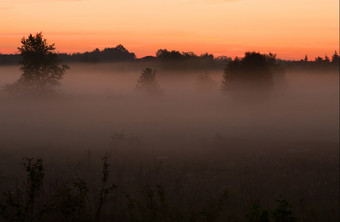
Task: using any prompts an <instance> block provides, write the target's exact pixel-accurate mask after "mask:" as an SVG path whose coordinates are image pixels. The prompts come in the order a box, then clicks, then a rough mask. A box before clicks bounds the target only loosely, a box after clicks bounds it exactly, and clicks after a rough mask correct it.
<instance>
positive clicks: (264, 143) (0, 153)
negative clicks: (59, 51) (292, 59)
mask: <svg viewBox="0 0 340 222" xmlns="http://www.w3.org/2000/svg"><path fill="white" fill-rule="evenodd" d="M69 66H70V68H71V69H70V70H68V72H67V74H66V75H65V77H64V78H63V80H62V81H61V83H62V85H61V86H60V87H59V88H58V90H59V91H60V94H59V95H58V96H51V97H43V96H42V97H40V96H39V97H29V96H27V97H25V96H20V97H19V96H11V95H7V94H5V93H2V94H0V159H1V161H2V164H3V167H1V171H0V174H1V175H8V174H10V175H12V177H14V175H16V174H17V173H16V172H18V171H19V170H20V166H15V167H13V168H12V169H14V171H13V172H12V173H10V172H6V168H7V165H6V164H9V162H10V160H11V159H12V160H13V159H14V160H16V161H17V162H20V158H21V157H23V156H34V157H35V156H39V157H42V158H43V159H44V160H46V162H49V161H50V163H51V165H52V166H53V167H61V168H63V166H64V168H63V169H64V170H65V171H66V172H67V171H68V170H70V169H69V168H66V166H69V165H70V166H74V165H72V164H69V165H67V164H66V163H67V162H68V161H71V162H72V161H75V162H77V161H78V162H77V163H80V162H81V161H85V162H86V161H90V160H89V159H91V158H93V157H91V156H92V155H95V156H96V158H97V157H100V156H103V155H104V154H105V153H106V154H108V155H109V156H110V158H111V160H112V161H113V166H115V167H117V168H116V169H118V168H119V167H118V165H119V164H121V165H119V166H120V167H122V165H124V164H126V165H127V166H130V167H132V166H139V164H142V163H145V164H148V163H153V162H156V163H158V162H162V163H163V164H169V166H170V165H171V164H173V166H176V167H182V166H183V167H184V166H187V167H188V169H189V171H190V169H191V168H190V167H193V166H192V165H190V164H192V163H195V164H197V168H195V169H196V170H197V172H198V171H199V172H200V173H197V172H196V171H195V172H196V173H197V175H198V174H199V175H200V177H201V178H200V179H198V177H197V178H196V177H195V175H196V174H195V172H194V171H193V172H194V173H188V174H186V173H184V174H185V175H187V176H185V178H187V180H188V181H191V182H187V184H191V185H192V184H194V185H192V186H191V187H192V189H194V190H196V191H197V192H198V193H200V192H205V190H210V191H209V192H208V191H207V192H208V193H210V192H213V191H212V190H213V189H215V188H216V190H223V189H224V188H227V189H228V190H230V192H231V193H233V192H234V194H235V195H234V196H233V195H231V198H232V199H233V198H235V199H237V201H239V202H236V204H235V205H234V207H235V209H236V208H237V209H238V210H239V211H242V210H241V209H245V207H246V206H248V205H246V204H245V203H246V202H247V201H250V202H251V201H253V200H256V199H259V198H260V197H261V198H262V199H265V200H267V202H265V203H270V201H272V200H273V199H275V198H276V197H278V196H279V195H284V197H286V198H288V199H289V200H291V201H292V203H293V204H297V203H298V202H297V201H298V200H297V199H296V198H300V197H297V196H299V195H301V196H302V197H303V198H304V199H306V200H309V201H311V202H312V203H311V204H310V205H309V206H310V208H313V209H315V210H316V211H318V214H319V215H320V218H328V219H329V221H336V219H335V220H333V219H334V218H338V213H336V209H337V207H338V205H337V204H336V199H337V195H335V194H336V193H338V189H337V188H336V184H337V183H338V180H337V179H336V178H337V168H338V164H337V163H338V158H337V155H338V145H339V138H338V134H339V85H338V83H339V79H338V73H337V72H329V71H328V72H321V71H320V72H311V73H307V72H303V71H294V70H287V71H286V73H285V76H284V78H283V79H279V80H277V79H275V78H274V82H273V85H272V88H271V90H270V91H268V92H267V93H266V95H265V96H263V97H259V96H258V94H256V92H255V91H253V90H254V89H244V90H243V91H242V92H241V94H242V96H235V95H233V94H230V93H228V92H226V91H223V90H222V86H221V84H222V76H223V70H218V69H214V70H202V71H192V72H188V71H186V72H181V71H171V72H170V71H164V70H162V69H157V68H155V70H156V79H157V82H158V86H159V91H158V92H157V93H146V92H143V91H139V90H137V89H136V84H137V80H138V78H139V76H140V74H141V72H142V70H143V69H144V68H145V67H144V66H143V65H142V64H137V65H136V64H129V63H121V64H114V63H107V64H106V63H101V64H80V63H79V64H78V63H74V64H70V65H69ZM202 73H203V74H204V73H208V75H209V85H208V86H203V87H202V84H201V83H200V80H199V78H200V77H199V76H200V75H202ZM19 76H20V70H19V66H1V67H0V85H4V84H8V83H11V82H14V81H15V80H16V79H17V78H18V77H19ZM203 85H204V84H203ZM254 94H256V95H257V96H254ZM52 163H53V164H54V165H53V164H52ZM185 163H187V165H186V164H185ZM319 163H322V167H323V168H322V167H318V165H316V164H319ZM12 165H13V164H12ZM314 166H315V167H316V168H315V169H314V168H312V167H314ZM320 166H321V165H320ZM53 167H52V168H53ZM137 168H138V167H137ZM53 169H54V168H53ZM72 169H73V170H74V169H78V168H77V167H76V166H75V168H72ZM119 169H121V168H119ZM172 169H174V167H173V168H172ZM181 169H182V168H181ZM183 169H184V168H183ZM204 169H206V170H207V171H205V170H204ZM209 170H210V171H211V172H212V174H208V172H210V171H209ZM224 170H225V171H224ZM78 171H79V170H78ZM78 171H77V172H78ZM184 171H185V172H187V170H184ZM124 172H125V175H126V180H124V179H122V178H124V176H118V174H117V177H115V178H116V179H117V178H118V179H117V181H121V183H122V184H125V185H126V186H129V185H127V184H129V178H130V176H131V175H133V173H132V171H131V172H130V173H129V172H128V171H124ZM176 172H177V171H176ZM181 172H182V171H181ZM224 172H225V173H226V174H224ZM267 172H268V173H267ZM13 174H14V175H13ZM68 174H70V172H68ZM83 174H86V172H83ZM184 174H183V175H184ZM128 175H129V176H128ZM164 175H168V174H166V173H164ZM169 175H170V174H169ZM226 175H228V178H224V177H225V176H226ZM10 177H11V176H9V177H8V178H10ZM119 178H120V179H119ZM131 178H133V176H131ZM156 178H158V177H157V176H152V177H151V181H152V180H155V181H156V180H157V181H158V182H159V181H163V180H161V179H159V178H158V179H156ZM169 178H172V176H171V175H170V176H169ZM193 178H196V179H197V180H196V179H195V180H194V179H193ZM246 178H247V179H246ZM314 179H315V181H313V180H314ZM169 180H170V179H169ZM164 181H166V179H165V180H164ZM164 181H163V182H164ZM323 181H328V182H327V184H326V182H325V183H324V182H323ZM131 183H134V182H133V181H132V179H131ZM155 183H156V182H155ZM159 183H162V182H159ZM165 183H171V182H165ZM198 184H200V185H198ZM209 184H210V185H209ZM293 184H294V188H292V187H291V186H293ZM311 184H314V185H313V186H312V185H311ZM1 186H4V187H6V186H9V185H8V184H7V183H5V182H3V183H2V184H1V182H0V187H1ZM131 186H132V185H131ZM183 186H185V185H183ZM188 186H189V185H188ZM196 186H197V187H196ZM209 186H211V189H210V188H209ZM295 186H296V187H295ZM249 187H251V189H250V188H249ZM248 188H249V189H248ZM131 189H132V188H131ZM188 189H189V188H188ZM316 191H318V192H319V194H317V195H316V196H315V199H313V198H314V193H313V192H316ZM188 192H189V191H188ZM237 194H239V195H240V196H238V197H241V199H238V197H236V196H237ZM212 195H213V194H212ZM193 196H194V194H193ZM248 197H249V200H247V198H248ZM242 198H243V199H242ZM294 198H295V199H294ZM326 200H330V201H329V202H327V201H326ZM326 202H327V204H330V205H331V207H330V208H327V207H325V208H322V209H321V206H322V205H323V204H326ZM238 210H236V211H235V212H239V211H238Z"/></svg>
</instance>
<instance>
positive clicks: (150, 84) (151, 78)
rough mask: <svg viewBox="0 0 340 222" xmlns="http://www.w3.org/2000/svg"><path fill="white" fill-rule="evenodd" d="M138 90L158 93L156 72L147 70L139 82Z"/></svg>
mask: <svg viewBox="0 0 340 222" xmlns="http://www.w3.org/2000/svg"><path fill="white" fill-rule="evenodd" d="M137 89H138V90H143V91H146V92H158V91H159V86H158V82H157V80H156V71H155V70H153V69H151V68H145V69H144V70H143V72H142V73H141V75H140V77H139V79H138V81H137Z"/></svg>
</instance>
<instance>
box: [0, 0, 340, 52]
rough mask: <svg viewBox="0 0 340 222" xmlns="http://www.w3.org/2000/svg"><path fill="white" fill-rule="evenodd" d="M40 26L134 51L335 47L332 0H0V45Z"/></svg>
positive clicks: (70, 46)
mask: <svg viewBox="0 0 340 222" xmlns="http://www.w3.org/2000/svg"><path fill="white" fill-rule="evenodd" d="M41 31H42V32H43V35H44V37H45V38H46V39H47V40H48V42H49V43H55V46H56V48H57V51H58V52H66V53H72V52H84V51H92V50H93V49H95V48H99V49H104V48H105V47H115V46H116V45H118V44H122V45H124V46H125V47H126V48H127V49H128V50H129V51H132V52H134V53H136V55H137V57H143V56H146V55H155V53H156V51H157V50H158V49H169V50H172V49H173V50H179V51H181V52H182V51H185V52H188V51H192V52H194V53H196V54H201V53H205V52H208V53H212V54H214V55H216V56H221V55H225V56H230V57H235V56H242V55H243V54H244V52H245V51H259V52H261V53H268V52H273V53H276V54H277V55H278V57H279V58H283V59H300V58H303V57H304V55H306V54H307V55H308V57H309V58H310V59H314V58H315V57H316V56H325V55H328V56H331V55H332V54H333V53H334V50H338V49H339V1H338V0H0V53H16V52H17V47H18V46H19V45H20V39H21V38H22V37H23V36H28V35H29V34H30V33H32V34H35V33H38V32H41Z"/></svg>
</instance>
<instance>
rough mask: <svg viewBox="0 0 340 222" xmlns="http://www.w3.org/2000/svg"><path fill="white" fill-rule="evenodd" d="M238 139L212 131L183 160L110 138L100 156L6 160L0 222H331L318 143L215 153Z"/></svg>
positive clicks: (334, 206)
mask: <svg viewBox="0 0 340 222" xmlns="http://www.w3.org/2000/svg"><path fill="white" fill-rule="evenodd" d="M238 143H239V142H237V141H232V140H225V139H224V138H223V137H221V136H220V135H217V136H216V138H214V139H213V140H212V141H210V142H209V144H206V145H209V146H210V147H211V150H210V153H207V152H206V151H204V150H205V149H201V148H203V147H204V146H205V145H201V146H200V147H197V149H196V152H197V153H196V154H192V155H191V158H190V157H189V156H188V155H189V154H185V152H183V153H181V155H180V156H177V157H176V155H173V154H171V152H169V153H167V152H165V153H163V155H157V154H156V156H155V153H154V154H151V153H149V154H147V153H145V152H147V149H145V148H143V154H142V153H139V152H138V149H141V146H144V145H143V142H142V141H140V140H138V139H137V138H135V137H133V136H129V135H127V134H125V133H124V132H118V133H115V134H113V135H112V141H111V145H112V147H111V148H109V149H108V150H107V151H106V153H107V154H106V155H104V157H103V158H99V157H98V156H97V154H94V153H92V152H91V151H88V152H85V153H83V154H81V155H80V156H79V157H77V158H71V159H72V161H70V162H69V161H68V160H69V159H70V158H66V159H67V160H60V159H56V157H53V158H52V159H51V157H50V158H48V159H49V161H43V160H42V159H40V158H37V159H32V158H24V159H23V160H22V166H21V167H19V168H17V167H18V166H19V165H16V164H13V163H10V165H7V167H9V166H11V168H12V169H15V170H14V171H13V172H12V173H11V174H8V173H7V174H2V176H1V177H2V182H1V183H0V191H2V193H3V195H2V197H1V199H0V200H1V202H0V215H1V216H0V218H1V221H249V222H257V221H258V222H264V221H273V222H291V221H337V219H338V217H339V215H338V207H339V204H338V203H337V195H338V188H337V183H338V179H337V178H336V177H333V180H329V179H330V178H332V176H331V175H335V174H336V172H337V170H338V167H337V163H336V156H335V153H332V152H330V150H329V149H328V148H331V147H327V145H326V144H324V145H326V146H324V148H325V149H324V150H322V151H320V150H318V149H317V146H310V145H309V147H310V148H311V149H310V150H308V151H306V150H304V149H300V150H289V151H288V152H287V151H283V150H282V151H279V152H277V150H276V152H277V153H276V154H275V155H272V154H269V156H267V155H268V154H267V155H265V154H264V153H262V154H261V153H259V152H258V150H257V149H255V150H253V151H249V150H242V151H240V150H239V151H234V152H232V153H231V152H230V151H228V150H225V148H224V147H225V146H227V145H228V144H229V145H231V144H234V146H239V145H241V144H238ZM242 145H243V146H242V147H243V148H244V147H246V146H247V144H244V143H243V144H242ZM299 146H300V147H301V146H302V147H303V146H304V145H303V144H300V145H299ZM205 148H206V147H205ZM279 149H280V148H279ZM150 151H151V150H150ZM158 152H159V151H158ZM158 152H157V153H158ZM163 152H164V151H163ZM96 153H98V150H97V152H96ZM164 154H165V155H164ZM217 156H219V157H217ZM3 157H4V156H3ZM2 160H4V159H2ZM55 161H57V162H55ZM2 167H4V163H3V165H2ZM15 175H17V176H15ZM19 175H20V176H19ZM313 177H314V178H313ZM315 177H317V178H315ZM20 178H25V179H24V180H22V179H20ZM312 178H313V179H312ZM310 181H313V183H312V184H311V183H309V182H310Z"/></svg>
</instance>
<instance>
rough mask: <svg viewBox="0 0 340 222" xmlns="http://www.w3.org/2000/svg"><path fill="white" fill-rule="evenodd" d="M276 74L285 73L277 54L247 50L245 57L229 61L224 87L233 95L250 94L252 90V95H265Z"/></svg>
mask: <svg viewBox="0 0 340 222" xmlns="http://www.w3.org/2000/svg"><path fill="white" fill-rule="evenodd" d="M275 74H277V75H279V74H280V75H281V74H283V69H282V68H281V66H280V65H278V64H276V55H274V54H271V53H269V54H260V53H258V52H246V53H245V56H244V58H242V59H239V58H237V57H236V58H235V59H234V60H233V61H230V62H228V63H227V65H226V67H225V69H224V75H223V80H222V87H223V89H224V90H226V91H229V92H231V93H232V94H233V95H235V92H238V93H239V92H242V93H241V94H242V95H250V94H249V92H251V95H252V96H254V95H260V96H265V95H266V94H268V92H269V91H270V90H271V88H272V85H273V77H274V75H275ZM247 90H250V91H247ZM238 93H236V94H237V95H241V94H240V93H239V94H238Z"/></svg>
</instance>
